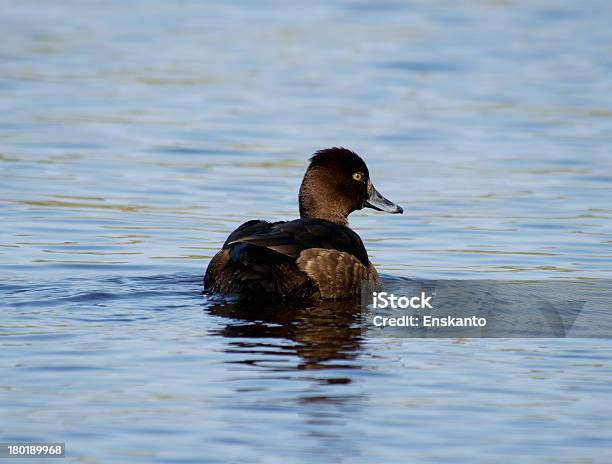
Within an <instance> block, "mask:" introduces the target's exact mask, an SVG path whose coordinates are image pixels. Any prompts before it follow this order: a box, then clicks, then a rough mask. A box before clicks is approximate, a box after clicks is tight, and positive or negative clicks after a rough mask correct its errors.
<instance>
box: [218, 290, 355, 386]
mask: <svg viewBox="0 0 612 464" xmlns="http://www.w3.org/2000/svg"><path fill="white" fill-rule="evenodd" d="M207 311H208V312H209V313H210V314H213V315H215V316H222V317H224V318H227V319H228V323H227V325H225V326H224V327H223V328H221V329H218V330H216V331H213V333H214V334H216V335H221V336H223V337H228V338H230V339H232V340H231V341H230V342H229V344H228V350H231V349H234V350H236V349H238V350H240V351H241V352H244V353H248V354H249V356H250V358H249V359H250V360H244V361H243V362H245V363H249V364H253V363H256V362H254V361H253V360H252V355H253V354H258V355H264V358H263V359H262V361H263V362H264V363H265V362H266V360H268V361H270V360H272V359H273V358H274V359H278V356H279V355H284V356H285V357H286V359H288V358H289V357H290V356H295V355H297V356H298V357H299V361H298V364H297V365H295V363H292V364H283V363H281V365H282V366H281V367H277V368H280V369H289V370H295V369H300V370H305V369H329V368H333V369H342V368H349V369H354V368H357V367H358V365H357V364H356V363H355V362H354V359H355V358H356V357H357V355H358V353H359V351H360V347H361V341H362V334H361V326H360V321H361V312H360V301H359V298H352V299H345V300H327V301H325V300H323V301H319V302H312V301H311V302H295V303H287V302H282V303H281V302H278V303H262V302H252V301H251V302H246V301H218V302H215V301H212V302H209V306H208V307H207ZM261 339H268V340H266V342H263V341H262V342H257V341H256V340H261ZM269 339H277V340H278V343H273V342H270V341H269ZM275 364H276V363H275ZM349 381H350V380H349V379H328V382H329V383H348V382H349Z"/></svg>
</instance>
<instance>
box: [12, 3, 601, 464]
mask: <svg viewBox="0 0 612 464" xmlns="http://www.w3.org/2000/svg"><path fill="white" fill-rule="evenodd" d="M0 9H1V10H0V11H1V12H2V13H1V15H0V30H1V31H2V40H1V41H0V208H1V213H0V214H1V217H2V228H1V229H0V279H1V284H0V292H1V293H2V302H1V303H0V305H1V306H2V314H3V316H2V321H1V323H0V350H1V351H0V352H1V353H2V354H1V356H0V366H1V371H0V372H1V375H0V411H1V412H0V424H1V425H0V441H11V440H14V441H61V442H66V445H67V453H68V456H69V457H68V461H69V462H128V461H129V462H147V463H149V462H227V461H233V462H245V461H249V462H283V463H285V462H313V463H314V462H316V463H319V462H355V461H357V462H410V461H415V460H418V461H422V462H499V461H500V460H508V456H510V455H512V459H513V460H515V461H520V462H581V463H582V462H609V460H610V453H611V451H612V444H611V442H610V435H609V431H610V428H611V426H612V420H611V419H610V417H612V403H611V402H610V393H611V381H610V379H611V378H612V377H611V376H610V374H611V371H612V369H611V362H610V356H611V355H612V346H611V345H610V342H609V340H605V339H559V340H553V339H550V340H479V339H447V340H427V339H393V340H390V339H384V338H377V337H369V336H368V335H367V333H366V334H364V333H362V331H361V329H360V326H359V320H358V318H359V315H358V314H356V313H355V311H354V309H355V308H353V307H347V306H346V305H344V304H331V303H330V304H323V305H318V306H315V307H311V308H301V309H300V308H293V307H288V308H283V310H280V311H278V310H276V311H275V310H273V308H268V310H266V309H265V308H264V309H258V310H257V311H254V312H248V311H246V312H244V311H238V310H235V309H232V307H231V306H224V305H223V304H219V303H218V302H215V301H211V300H209V299H207V298H204V297H202V296H201V295H200V290H201V277H202V275H203V271H204V268H205V265H206V264H207V262H208V260H209V259H210V257H211V256H212V255H213V254H214V253H215V251H216V250H217V249H218V247H219V246H220V244H221V243H222V242H223V241H224V240H225V238H226V236H227V234H228V233H229V232H230V231H231V230H232V229H233V228H234V227H236V226H237V225H239V224H240V223H241V222H243V221H244V220H245V219H251V218H269V219H286V218H293V217H295V216H296V215H297V204H296V192H297V188H298V186H299V182H300V180H301V176H302V174H303V171H304V168H305V162H306V158H307V157H308V156H309V155H310V154H311V153H312V152H313V151H315V150H317V149H320V148H324V147H328V146H334V145H345V146H348V147H350V148H352V149H354V150H356V151H357V152H359V153H361V154H362V155H363V156H364V157H365V158H366V160H367V162H368V164H369V167H370V171H371V174H372V177H373V179H374V182H375V184H376V185H377V187H378V189H379V190H380V191H381V193H383V194H384V195H385V196H387V197H388V198H390V199H392V200H393V201H395V202H397V203H398V204H400V205H402V206H403V207H404V209H405V211H406V213H405V214H404V216H400V217H398V216H390V215H383V214H379V213H375V212H358V213H355V214H354V215H353V216H352V217H351V224H352V226H353V227H354V228H355V230H357V231H358V232H359V233H360V235H361V236H362V238H363V239H364V242H365V244H366V247H367V249H368V251H369V253H370V255H371V258H372V260H373V261H374V263H375V264H376V265H377V266H378V268H379V271H380V272H382V273H383V274H385V275H386V277H385V279H391V278H392V277H391V276H394V277H412V278H417V279H444V278H453V279H504V280H508V279H525V280H532V279H533V280H536V279H540V280H562V279H574V280H576V279H584V278H589V279H609V278H610V277H611V274H612V265H611V258H612V252H611V248H610V244H611V243H612V221H611V217H612V208H611V207H610V204H612V203H611V201H610V200H611V199H612V193H611V187H612V169H611V168H612V157H611V156H610V153H611V151H612V137H611V135H612V59H611V58H610V57H611V56H612V53H611V52H612V48H611V43H612V29H610V27H609V24H610V21H611V20H612V7H611V6H610V4H609V2H607V1H604V0H601V1H588V2H573V1H561V2H559V1H554V2H553V1H526V0H525V1H518V0H517V1H493V0H491V1H485V0H482V1H472V2H467V1H465V2H463V1H459V2H457V1H453V2H450V1H448V2H435V4H434V3H432V2H426V1H412V2H362V1H356V2H348V1H344V2H323V1H320V2H308V3H302V4H293V5H289V3H286V2H236V3H233V4H231V5H230V4H228V3H227V2H188V1H183V2H158V1H147V2H118V1H105V2H71V1H54V2H31V1H19V2H17V1H4V2H2V3H1V4H0Z"/></svg>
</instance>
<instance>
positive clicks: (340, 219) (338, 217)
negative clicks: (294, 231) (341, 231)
mask: <svg viewBox="0 0 612 464" xmlns="http://www.w3.org/2000/svg"><path fill="white" fill-rule="evenodd" d="M300 217H301V218H302V219H324V220H325V221H329V222H334V223H336V224H340V225H341V226H347V227H348V219H347V217H346V216H345V215H343V214H341V213H339V212H332V211H327V210H322V209H319V210H317V209H314V210H311V209H304V208H302V207H300Z"/></svg>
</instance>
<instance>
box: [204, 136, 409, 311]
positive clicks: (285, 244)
mask: <svg viewBox="0 0 612 464" xmlns="http://www.w3.org/2000/svg"><path fill="white" fill-rule="evenodd" d="M309 161H310V163H309V165H308V168H307V169H306V173H305V174H304V178H303V180H302V183H301V185H300V190H299V195H298V201H299V212H300V218H299V219H295V220H292V221H278V222H268V221H264V220H250V221H247V222H245V223H244V224H242V225H240V226H239V227H238V228H237V229H236V230H234V231H233V232H232V233H231V234H229V236H228V238H227V240H226V241H225V243H224V244H223V246H222V247H221V250H220V251H219V252H217V253H216V254H215V255H214V256H213V258H212V259H211V260H210V262H209V264H208V267H207V268H206V272H205V274H204V292H205V293H209V294H231V295H236V296H238V297H240V296H243V297H248V298H256V299H258V298H274V299H276V298H281V299H289V298H299V299H342V298H348V297H354V296H357V295H359V294H360V292H361V288H362V282H366V283H367V284H369V285H370V286H371V287H374V288H377V287H378V286H379V276H378V272H377V271H376V268H375V267H374V265H373V264H372V262H371V261H370V259H369V257H368V252H367V251H366V248H365V246H364V244H363V241H362V240H361V237H359V235H358V234H357V233H356V232H355V231H353V230H352V229H351V228H350V227H349V223H348V216H349V215H350V214H351V213H353V212H354V211H358V210H361V209H363V208H372V209H374V210H377V211H383V212H387V213H391V214H402V213H403V212H404V210H403V208H402V207H401V206H398V205H396V204H395V203H393V202H392V201H390V200H388V199H386V198H385V197H384V196H382V195H381V194H380V193H379V192H378V191H377V190H376V188H374V185H373V184H372V180H371V179H370V173H369V170H368V167H367V165H366V163H365V162H364V161H363V159H362V158H361V157H360V156H359V155H358V154H357V153H355V152H353V151H351V150H349V149H347V148H344V147H333V148H327V149H324V150H319V151H317V152H315V153H314V155H313V156H312V157H311V158H310V160H309ZM371 287H368V288H371Z"/></svg>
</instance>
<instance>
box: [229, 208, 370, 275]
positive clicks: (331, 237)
mask: <svg viewBox="0 0 612 464" xmlns="http://www.w3.org/2000/svg"><path fill="white" fill-rule="evenodd" d="M238 243H248V244H251V245H255V246H258V247H264V248H267V249H269V250H273V251H275V252H277V253H280V254H282V255H285V256H288V257H290V258H293V259H297V258H298V257H299V256H300V254H301V253H302V252H303V251H305V250H309V249H311V248H318V249H326V250H335V251H337V252H344V253H348V254H350V255H353V256H354V257H355V258H357V260H358V261H359V262H360V263H361V264H363V265H364V266H366V267H367V266H368V264H369V261H368V253H367V251H366V249H365V247H364V246H363V242H362V241H361V238H360V237H359V235H357V234H356V233H355V232H353V231H352V230H351V229H349V228H348V227H345V226H341V225H339V224H335V223H333V222H329V221H325V220H322V219H296V220H295V221H290V222H274V223H269V222H265V221H249V222H247V223H245V224H243V225H242V226H240V227H239V228H238V229H236V230H235V231H234V232H232V234H231V235H230V236H229V238H228V239H227V241H226V242H225V244H224V248H229V249H230V250H231V249H232V248H234V246H235V245H236V244H238ZM231 253H232V252H231V251H230V254H231Z"/></svg>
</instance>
